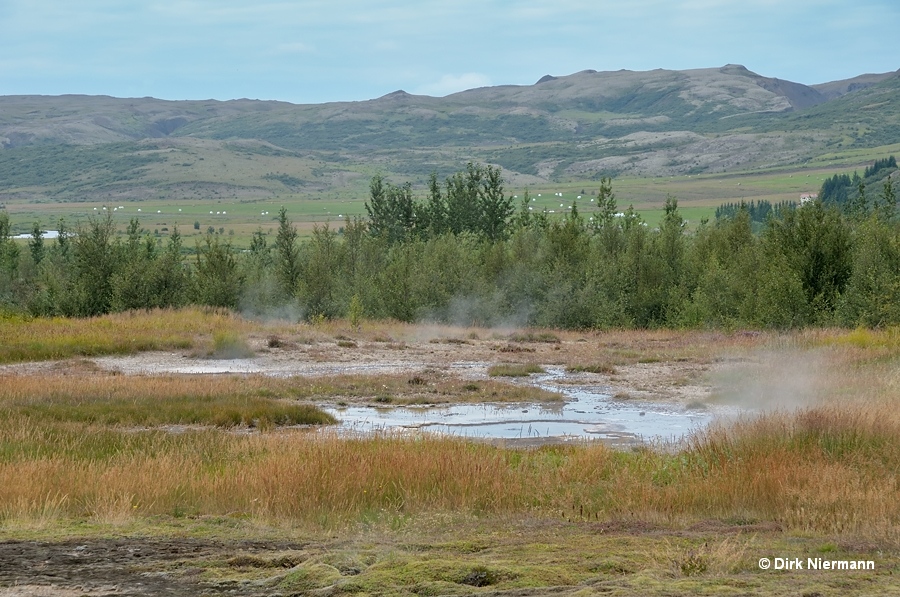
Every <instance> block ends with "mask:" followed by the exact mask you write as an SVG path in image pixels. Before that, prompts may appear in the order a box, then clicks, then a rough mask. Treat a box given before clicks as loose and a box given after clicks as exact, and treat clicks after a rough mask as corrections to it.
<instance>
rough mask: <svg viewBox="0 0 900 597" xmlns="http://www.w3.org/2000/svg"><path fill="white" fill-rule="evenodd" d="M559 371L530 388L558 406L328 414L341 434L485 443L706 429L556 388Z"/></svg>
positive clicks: (665, 413) (363, 409)
mask: <svg viewBox="0 0 900 597" xmlns="http://www.w3.org/2000/svg"><path fill="white" fill-rule="evenodd" d="M563 376H564V372H563V371H562V370H561V369H559V370H557V369H554V370H550V371H549V372H548V373H547V374H546V375H541V376H536V377H534V378H533V379H532V380H531V383H533V384H535V385H537V386H539V387H541V388H544V389H547V390H551V391H558V392H560V393H562V394H563V395H564V396H565V398H566V400H565V402H558V403H528V404H454V405H447V406H445V405H440V406H408V407H392V408H382V407H374V406H346V407H335V408H331V409H327V410H329V412H331V414H333V415H334V416H336V417H337V418H338V419H340V420H341V422H342V423H341V425H342V427H343V428H344V429H345V430H348V431H354V432H363V433H365V432H372V431H382V430H384V431H390V430H396V429H422V430H427V431H434V432H439V433H447V434H452V435H455V436H460V437H471V438H485V439H549V438H553V439H556V440H558V441H567V440H572V439H587V438H597V439H606V440H623V439H630V440H631V441H632V442H633V441H635V440H677V439H680V438H682V437H684V436H686V435H687V434H689V433H690V432H692V431H694V430H696V429H698V428H701V427H703V426H705V425H706V424H707V423H709V421H710V420H711V418H712V415H711V414H710V413H708V412H706V411H703V410H696V409H691V410H686V409H684V408H682V407H680V406H677V405H673V404H665V403H651V402H633V401H628V402H622V401H617V400H613V399H612V398H611V396H610V395H609V394H608V393H605V391H604V389H603V388H597V387H579V386H571V385H568V384H566V385H561V384H558V383H556V382H557V381H559V380H561V379H562V377H563Z"/></svg>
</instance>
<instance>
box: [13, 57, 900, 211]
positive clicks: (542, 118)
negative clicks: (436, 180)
mask: <svg viewBox="0 0 900 597" xmlns="http://www.w3.org/2000/svg"><path fill="white" fill-rule="evenodd" d="M898 133H900V72H895V73H886V74H880V75H862V76H859V77H856V78H853V79H850V80H847V81H835V82H830V83H824V84H821V85H814V86H806V85H801V84H799V83H793V82H790V81H784V80H780V79H774V78H768V77H763V76H760V75H758V74H756V73H753V72H752V71H750V70H748V69H746V68H744V67H743V66H738V65H727V66H724V67H722V68H710V69H697V70H685V71H667V70H654V71H648V72H633V71H624V70H623V71H616V72H595V71H583V72H579V73H575V74H572V75H568V76H560V77H554V76H550V75H548V76H546V77H542V78H541V79H540V80H539V81H538V82H537V83H535V84H534V85H526V86H511V85H506V86H497V87H485V88H480V89H472V90H469V91H464V92H461V93H456V94H453V95H449V96H447V97H443V98H433V97H427V96H414V95H410V94H408V93H405V92H403V91H396V92H394V93H390V94H388V95H385V96H383V97H381V98H378V99H374V100H370V101H364V102H339V103H328V104H319V105H294V104H288V103H284V102H264V101H252V100H236V101H226V102H220V101H212V100H208V101H163V100H156V99H152V98H141V99H117V98H111V97H91V96H59V97H42V96H8V97H0V146H2V148H3V149H2V150H0V196H5V197H23V196H24V197H32V198H34V199H36V200H39V199H42V198H54V199H73V200H77V199H79V198H82V197H86V196H89V195H90V196H96V195H97V194H101V195H106V196H110V197H114V196H130V197H135V198H138V197H141V196H150V195H154V196H158V195H172V196H182V195H189V194H196V195H202V194H203V193H205V192H209V191H210V189H217V192H229V193H232V194H235V195H241V196H245V195H249V196H256V195H271V194H278V193H303V192H312V193H322V192H328V191H330V190H334V189H340V188H342V187H346V186H348V185H350V186H353V185H358V184H359V181H361V180H364V179H366V178H367V177H368V176H369V175H370V174H371V173H372V172H374V171H381V172H385V173H388V174H389V175H390V176H392V177H395V178H398V179H410V180H413V181H414V182H418V181H422V180H424V178H425V177H426V176H427V175H428V173H430V172H432V171H436V172H438V173H439V174H444V173H447V172H451V171H455V170H456V169H458V168H459V167H460V165H461V164H464V163H465V162H466V161H469V160H477V161H482V162H490V163H493V164H497V165H500V166H502V167H503V168H504V169H505V171H506V173H507V176H508V177H509V178H512V179H521V180H524V181H526V182H527V181H529V180H534V181H537V180H539V179H545V180H571V179H593V178H597V177H599V176H603V175H615V174H623V173H627V174H636V175H655V176H658V175H671V174H685V173H700V172H721V171H730V170H735V169H747V168H754V167H764V166H771V165H783V164H791V163H802V162H803V161H805V160H807V159H809V158H810V157H813V156H816V155H820V154H822V153H824V152H827V151H833V150H835V149H836V148H849V147H873V146H878V145H883V144H887V143H891V142H896V141H897V139H900V134H898ZM204 162H206V163H204Z"/></svg>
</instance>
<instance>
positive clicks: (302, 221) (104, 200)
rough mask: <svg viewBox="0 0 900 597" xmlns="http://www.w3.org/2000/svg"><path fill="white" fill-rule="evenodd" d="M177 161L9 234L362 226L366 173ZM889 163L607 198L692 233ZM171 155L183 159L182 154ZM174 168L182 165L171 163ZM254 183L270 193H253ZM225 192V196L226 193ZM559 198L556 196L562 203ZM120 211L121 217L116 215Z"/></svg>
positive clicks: (420, 188)
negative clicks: (323, 178)
mask: <svg viewBox="0 0 900 597" xmlns="http://www.w3.org/2000/svg"><path fill="white" fill-rule="evenodd" d="M179 151H181V152H182V153H184V155H191V156H193V158H192V160H193V161H192V162H190V169H191V170H193V171H192V172H191V173H190V176H188V174H187V170H188V168H187V167H186V166H181V165H173V160H172V159H167V160H164V161H160V162H154V163H152V164H151V165H150V166H149V167H148V169H149V170H148V173H147V174H146V177H147V178H153V179H167V180H169V181H172V182H173V184H176V183H178V182H179V179H178V175H179V173H178V169H179V168H181V169H182V170H184V171H185V173H184V174H181V176H183V177H184V181H185V182H184V184H185V185H186V186H184V187H183V188H182V187H179V191H178V192H173V191H171V190H169V191H165V192H162V191H161V192H159V193H157V195H159V196H158V197H156V198H153V197H148V198H146V199H140V200H135V199H118V200H117V199H115V198H113V197H98V198H97V199H96V200H89V201H85V202H78V203H74V202H47V203H44V202H40V203H37V202H34V201H30V200H24V199H15V198H13V199H9V200H7V201H6V209H7V212H8V213H9V216H10V221H11V225H12V230H13V232H14V233H27V232H29V231H30V230H31V226H32V223H33V222H35V221H37V222H40V223H41V225H42V227H44V228H48V229H53V228H54V227H55V223H56V222H57V221H58V220H59V218H65V220H66V222H67V223H68V224H69V225H75V226H77V225H78V223H79V222H85V221H86V220H87V218H89V217H91V216H92V215H94V214H102V213H103V208H104V207H106V208H107V209H109V210H114V211H113V212H112V214H113V219H114V220H115V222H116V223H117V225H118V226H119V229H120V230H122V231H124V229H125V227H126V226H127V224H128V222H129V220H130V219H131V218H135V217H137V218H138V219H139V220H140V222H141V225H142V226H143V228H144V229H146V230H147V231H148V232H151V233H156V234H158V235H159V236H160V237H161V238H164V237H166V236H167V235H168V234H169V233H170V232H171V231H172V229H173V228H174V227H175V226H177V227H178V230H179V232H180V233H181V234H182V235H184V236H185V237H186V238H188V239H189V240H188V243H187V244H188V246H190V244H191V241H190V238H191V237H196V238H197V239H198V240H199V238H200V237H202V236H203V235H204V234H206V232H207V230H208V229H209V228H210V227H212V229H213V230H215V231H217V232H222V233H223V234H225V235H227V236H228V237H229V240H231V241H232V243H233V245H234V246H235V247H238V248H245V247H247V246H249V243H250V238H251V236H252V234H253V233H254V232H255V231H257V230H262V231H263V232H264V233H266V234H270V235H274V232H275V230H276V228H277V215H278V210H279V209H280V208H281V207H282V206H284V207H286V208H287V210H288V215H289V217H290V218H291V220H292V221H293V222H294V223H295V224H296V225H297V227H298V229H299V231H300V233H301V235H309V234H310V233H311V231H312V229H313V227H314V226H316V225H320V226H321V225H326V224H327V225H329V226H330V227H331V228H333V229H339V228H340V227H341V226H343V225H344V223H345V222H346V220H347V218H354V217H361V218H365V215H366V212H365V208H364V204H365V201H366V199H367V193H368V181H369V180H370V177H371V176H372V174H373V173H374V171H372V170H371V169H369V168H365V167H362V166H360V167H357V168H354V167H352V166H351V167H349V169H347V170H345V171H344V174H343V180H342V182H341V183H340V184H336V185H335V186H333V187H330V188H328V189H307V188H305V187H303V185H297V187H296V188H293V189H291V188H288V187H287V186H286V185H285V183H284V182H283V181H286V182H287V183H288V184H290V183H292V181H293V180H294V178H296V179H297V180H299V179H300V177H302V176H304V175H305V174H304V168H307V167H310V168H311V167H314V166H310V163H307V162H306V161H305V160H297V159H296V158H286V157H283V156H280V155H276V156H260V155H255V154H249V153H248V154H240V153H234V152H224V151H219V149H216V148H214V147H211V148H206V149H205V150H202V151H201V149H198V148H197V147H194V148H191V149H190V151H188V150H187V149H184V150H179ZM896 153H900V144H894V145H889V146H883V147H878V148H873V149H867V150H851V151H845V152H840V153H831V154H825V155H822V156H819V157H818V158H816V159H814V160H811V161H810V162H809V164H807V165H805V166H803V167H797V166H790V167H784V168H769V169H765V170H759V169H757V170H749V171H743V172H734V173H728V174H700V175H683V176H670V177H658V178H637V177H622V178H615V179H613V191H614V192H615V194H616V199H617V202H618V205H619V208H620V210H622V211H624V210H625V209H626V208H627V207H628V206H629V205H633V206H634V208H635V210H636V211H637V212H638V213H639V214H640V215H641V217H642V218H644V220H645V221H647V223H648V225H650V226H654V225H656V224H657V223H658V222H659V220H660V218H661V217H662V213H663V206H664V204H665V201H666V197H667V196H669V195H671V196H673V197H675V198H676V199H678V205H679V208H680V210H681V212H682V217H684V218H685V219H686V220H687V221H688V227H689V228H693V227H695V226H696V225H697V224H699V222H700V221H701V220H702V219H703V218H708V219H710V220H712V219H713V218H714V215H715V209H716V207H717V206H719V205H721V204H722V203H726V202H736V201H741V200H746V201H760V200H768V201H770V202H772V203H776V202H780V201H797V200H799V198H800V195H801V194H803V193H816V192H818V191H819V189H820V188H821V185H822V182H823V181H824V180H825V179H826V178H827V177H829V176H832V175H834V174H837V173H852V172H854V171H860V172H861V171H862V170H863V169H865V167H866V165H868V164H871V163H872V162H874V160H876V159H878V158H881V157H885V156H888V155H892V154H896ZM178 155H179V156H182V154H181V153H179V154H178ZM181 159H187V158H184V157H183V156H182V157H179V158H178V160H181ZM178 160H175V161H178ZM216 160H218V161H216ZM178 163H179V164H187V163H189V162H178ZM196 168H199V169H200V170H199V171H197V170H196ZM216 168H219V169H221V172H222V173H226V172H227V176H226V177H225V178H222V179H220V180H221V181H222V183H223V184H226V185H227V187H223V189H221V190H217V189H214V188H208V187H207V185H205V184H200V183H196V182H195V183H189V182H187V181H188V178H193V179H195V180H196V179H197V178H204V177H207V178H210V179H214V178H215V172H214V170H215V169H216ZM298 168H299V170H298ZM273 172H275V173H281V174H272V173H273ZM285 172H292V173H293V174H291V175H288V174H284V173H285ZM292 177H293V178H292ZM259 181H262V182H264V183H265V184H266V185H268V186H269V187H270V188H262V187H257V186H255V184H256V182H259ZM415 183H417V184H416V185H415V186H414V192H415V194H416V196H418V197H420V198H421V197H424V195H425V188H424V185H425V180H421V181H415ZM278 187H280V189H279V188H278ZM226 188H227V189H229V190H227V191H226V190H224V189H226ZM598 188H599V182H597V181H593V180H591V181H584V180H580V181H579V180H576V181H569V182H559V183H554V182H544V183H540V184H534V185H527V186H526V185H522V184H516V183H515V182H510V181H507V184H506V192H507V193H508V194H511V195H514V196H515V197H516V199H515V204H516V207H517V208H518V206H519V198H521V197H522V195H523V193H524V192H525V190H526V189H527V190H528V192H529V194H530V195H531V197H532V198H533V200H534V201H533V202H532V203H531V205H532V206H533V207H534V210H535V211H542V210H545V209H546V210H547V211H548V212H552V216H553V217H561V216H562V214H564V213H566V212H567V211H568V209H569V206H571V205H572V203H573V202H575V203H576V204H577V206H578V210H579V212H580V213H581V214H583V215H584V216H585V217H586V218H589V217H590V215H591V212H592V207H593V203H592V202H591V197H592V196H593V195H594V194H595V193H596V191H597V189H598ZM557 193H562V197H560V196H558V195H557ZM579 195H580V196H581V198H580V199H579V198H578V197H579ZM120 207H121V208H122V209H118V208H120ZM195 222H198V223H199V229H195V228H194V223H195Z"/></svg>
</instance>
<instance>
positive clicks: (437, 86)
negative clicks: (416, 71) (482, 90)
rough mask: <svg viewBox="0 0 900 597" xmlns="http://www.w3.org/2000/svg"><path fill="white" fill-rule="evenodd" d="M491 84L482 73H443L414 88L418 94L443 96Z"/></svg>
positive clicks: (488, 78)
mask: <svg viewBox="0 0 900 597" xmlns="http://www.w3.org/2000/svg"><path fill="white" fill-rule="evenodd" d="M489 85H491V79H490V77H488V76H487V75H485V74H482V73H464V74H462V75H458V76H457V75H444V76H443V77H441V78H440V80H439V81H436V82H434V83H428V84H427V85H422V86H421V87H419V88H417V89H416V90H415V93H416V94H418V95H433V96H436V97H443V96H445V95H450V94H451V93H456V92H457V91H465V90H466V89H474V88H476V87H487V86H489Z"/></svg>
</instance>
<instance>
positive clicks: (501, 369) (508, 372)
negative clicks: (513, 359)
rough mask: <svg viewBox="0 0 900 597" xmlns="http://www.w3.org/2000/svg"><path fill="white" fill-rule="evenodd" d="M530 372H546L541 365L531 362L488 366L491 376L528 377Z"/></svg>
mask: <svg viewBox="0 0 900 597" xmlns="http://www.w3.org/2000/svg"><path fill="white" fill-rule="evenodd" d="M532 373H546V371H545V370H544V368H543V367H541V366H540V365H533V364H518V363H504V364H500V365H492V366H491V367H488V375H490V376H491V377H528V376H529V375H531V374H532Z"/></svg>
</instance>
